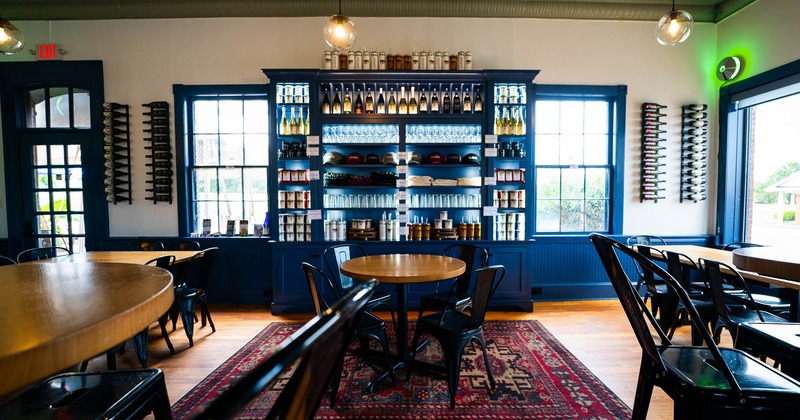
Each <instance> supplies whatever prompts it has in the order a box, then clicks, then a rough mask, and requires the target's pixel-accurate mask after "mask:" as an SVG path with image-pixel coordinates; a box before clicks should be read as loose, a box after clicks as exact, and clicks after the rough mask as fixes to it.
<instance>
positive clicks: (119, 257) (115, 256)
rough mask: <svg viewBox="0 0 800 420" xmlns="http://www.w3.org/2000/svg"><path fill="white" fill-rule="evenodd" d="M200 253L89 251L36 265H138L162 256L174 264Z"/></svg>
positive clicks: (40, 261) (42, 261)
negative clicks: (78, 263) (172, 258)
mask: <svg viewBox="0 0 800 420" xmlns="http://www.w3.org/2000/svg"><path fill="white" fill-rule="evenodd" d="M198 252H200V251H89V252H81V253H79V254H72V255H63V256H60V257H56V258H50V259H47V260H38V261H33V262H38V263H61V262H82V263H85V262H94V263H101V262H102V263H105V262H111V263H126V264H139V265H144V263H146V262H148V261H150V260H152V259H153V258H158V257H160V256H162V255H174V256H175V262H176V263H178V262H182V261H188V260H189V259H190V258H192V256H193V255H194V254H196V253H198Z"/></svg>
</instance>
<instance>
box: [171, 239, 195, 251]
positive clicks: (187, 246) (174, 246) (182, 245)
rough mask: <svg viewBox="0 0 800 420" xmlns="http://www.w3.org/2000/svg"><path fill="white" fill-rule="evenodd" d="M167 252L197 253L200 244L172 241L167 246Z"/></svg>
mask: <svg viewBox="0 0 800 420" xmlns="http://www.w3.org/2000/svg"><path fill="white" fill-rule="evenodd" d="M166 249H167V251H199V250H200V242H197V241H173V242H170V243H168V244H167V246H166Z"/></svg>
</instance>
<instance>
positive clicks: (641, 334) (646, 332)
mask: <svg viewBox="0 0 800 420" xmlns="http://www.w3.org/2000/svg"><path fill="white" fill-rule="evenodd" d="M590 238H591V240H592V243H593V244H594V246H595V249H596V250H597V254H598V255H599V256H600V261H601V262H602V263H603V267H604V268H605V270H606V273H607V274H608V277H609V279H610V280H611V285H612V286H613V287H614V291H615V292H616V293H617V297H618V298H619V300H620V303H621V304H622V308H623V310H624V311H625V315H626V316H627V317H628V321H629V322H630V324H631V327H632V328H633V332H634V334H635V335H636V339H637V340H638V341H639V345H640V346H641V347H642V351H643V357H644V358H646V359H647V360H646V361H645V360H642V365H643V366H644V364H645V363H647V364H648V365H650V366H652V367H654V368H656V369H657V371H659V372H665V371H666V366H665V365H664V360H663V359H662V358H661V352H660V351H659V347H658V346H656V343H655V340H654V339H653V334H652V331H655V333H656V334H657V335H658V337H659V339H660V341H661V344H660V346H661V347H668V346H671V345H672V341H670V339H669V338H668V337H667V335H666V334H665V333H664V330H662V329H661V327H660V326H659V324H658V321H657V320H656V318H655V317H654V316H653V314H652V313H651V312H650V310H649V309H648V308H647V305H645V303H644V301H643V300H642V298H641V296H639V294H638V293H637V292H636V290H635V289H634V286H633V284H631V281H630V278H628V275H627V274H626V273H625V270H624V269H623V267H622V262H621V261H620V257H619V255H625V256H626V257H627V258H630V259H632V260H633V261H634V262H636V263H638V264H639V265H640V266H641V267H642V269H643V270H645V271H651V272H652V273H653V274H654V275H655V276H658V277H660V278H662V279H663V280H664V283H665V284H666V285H667V286H668V287H670V288H671V289H672V290H673V291H674V292H675V294H676V295H677V297H678V299H679V300H680V301H681V302H682V303H683V305H684V306H685V307H686V310H687V311H688V312H689V318H690V320H691V322H692V324H693V325H694V328H695V329H697V330H698V333H699V334H700V335H701V336H702V338H703V342H704V343H705V344H706V347H707V348H708V351H709V354H710V356H711V358H712V359H713V360H710V361H709V363H713V366H714V367H715V368H716V369H717V370H719V371H720V372H721V373H722V374H723V376H724V377H725V379H726V380H727V381H728V385H729V386H730V389H731V390H732V391H733V392H734V393H736V394H741V387H740V386H739V384H738V383H737V382H736V379H735V378H734V377H733V373H732V372H731V369H730V367H729V366H728V365H727V364H726V362H725V360H724V359H723V357H722V354H721V353H720V351H719V348H718V347H717V345H716V343H714V340H713V339H712V338H711V333H710V332H709V331H708V329H707V328H706V327H705V326H703V325H702V323H701V321H700V320H701V318H700V315H699V314H698V312H697V308H695V307H694V305H693V304H692V301H691V299H690V298H689V295H688V294H687V293H686V290H684V289H683V287H681V285H680V284H679V283H678V281H677V280H675V279H674V278H673V277H672V276H671V275H670V274H669V273H668V272H667V271H666V270H664V269H663V268H661V267H660V266H659V265H657V264H655V263H654V262H653V261H651V260H650V259H649V258H647V257H645V256H643V255H642V254H640V253H639V252H637V251H635V250H633V249H632V248H630V247H628V246H625V245H624V244H622V243H620V242H618V241H615V240H613V239H611V238H609V237H607V236H604V235H601V234H598V233H592V234H591V235H590Z"/></svg>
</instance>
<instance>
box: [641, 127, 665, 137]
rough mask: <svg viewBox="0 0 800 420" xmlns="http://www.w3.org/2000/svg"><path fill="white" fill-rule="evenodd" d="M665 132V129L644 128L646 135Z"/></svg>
mask: <svg viewBox="0 0 800 420" xmlns="http://www.w3.org/2000/svg"><path fill="white" fill-rule="evenodd" d="M666 132H667V130H657V129H655V128H645V129H644V134H645V135H647V134H661V133H666Z"/></svg>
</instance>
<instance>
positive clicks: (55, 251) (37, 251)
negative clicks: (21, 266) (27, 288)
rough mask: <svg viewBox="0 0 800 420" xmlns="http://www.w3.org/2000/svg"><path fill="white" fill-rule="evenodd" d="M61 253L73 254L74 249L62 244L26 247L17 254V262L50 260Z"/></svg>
mask: <svg viewBox="0 0 800 420" xmlns="http://www.w3.org/2000/svg"><path fill="white" fill-rule="evenodd" d="M59 255H72V251H70V250H69V249H67V248H64V247H61V246H51V247H42V248H31V249H26V250H24V251H22V252H20V253H19V254H18V255H17V263H23V262H27V261H37V260H48V259H50V258H55V257H57V256H59Z"/></svg>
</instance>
